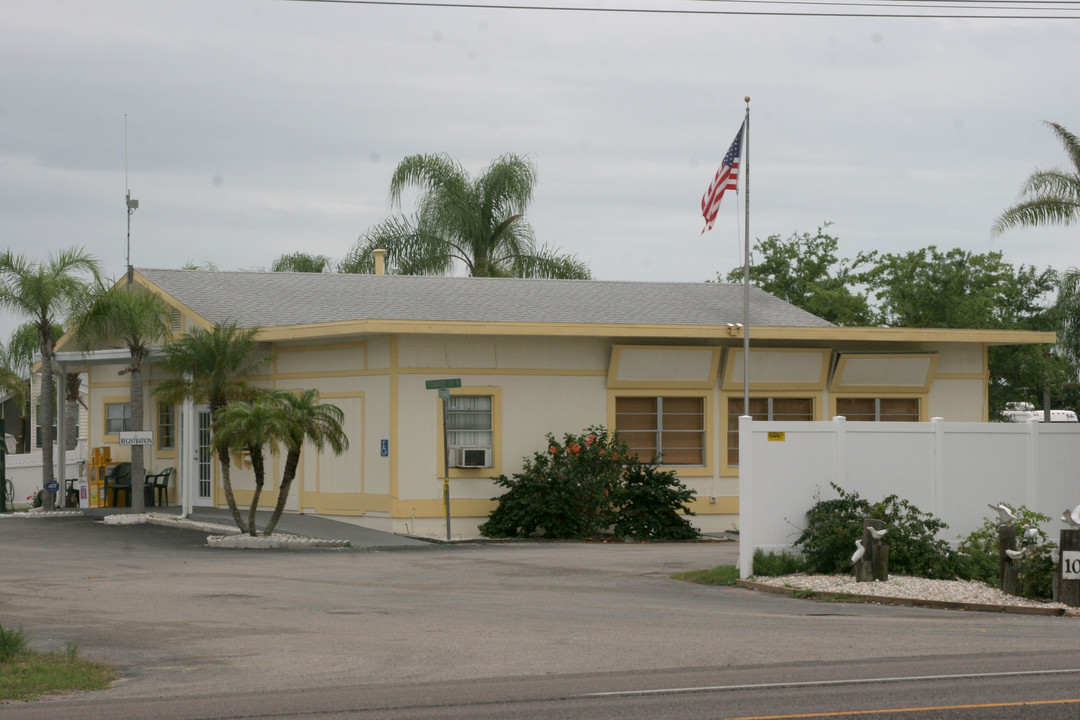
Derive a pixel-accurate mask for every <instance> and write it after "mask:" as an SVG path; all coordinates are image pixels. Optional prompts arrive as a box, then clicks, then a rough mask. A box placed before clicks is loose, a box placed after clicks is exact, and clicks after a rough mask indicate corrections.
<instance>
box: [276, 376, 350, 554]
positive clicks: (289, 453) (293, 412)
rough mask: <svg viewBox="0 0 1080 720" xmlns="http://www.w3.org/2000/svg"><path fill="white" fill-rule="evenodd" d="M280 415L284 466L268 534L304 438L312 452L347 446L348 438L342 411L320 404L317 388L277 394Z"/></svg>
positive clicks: (282, 505)
mask: <svg viewBox="0 0 1080 720" xmlns="http://www.w3.org/2000/svg"><path fill="white" fill-rule="evenodd" d="M280 397H281V401H282V406H281V415H282V421H283V423H284V429H285V449H286V454H285V469H284V471H283V472H282V474H281V487H279V488H278V497H277V504H276V505H275V506H274V513H273V515H271V516H270V522H269V523H267V525H266V530H264V531H263V532H264V534H266V535H270V534H271V533H273V532H274V528H275V527H277V523H278V520H279V519H281V513H282V512H283V511H284V510H285V501H286V500H287V499H288V497H289V489H290V488H291V487H292V481H293V480H294V479H295V478H296V468H297V467H298V466H299V464H300V451H301V450H302V449H303V447H304V443H305V442H309V443H311V445H312V446H313V447H314V448H315V452H322V449H323V448H324V447H327V446H329V447H330V449H331V450H332V451H333V452H334V454H335V455H340V454H341V453H343V452H345V451H346V450H348V449H349V438H347V437H345V431H344V430H343V429H342V427H341V422H342V420H344V418H345V414H344V413H343V412H342V411H341V408H339V407H338V406H337V405H330V404H320V403H319V391H318V390H304V391H301V392H300V393H298V394H295V395H294V394H292V393H282V394H281V396H280Z"/></svg>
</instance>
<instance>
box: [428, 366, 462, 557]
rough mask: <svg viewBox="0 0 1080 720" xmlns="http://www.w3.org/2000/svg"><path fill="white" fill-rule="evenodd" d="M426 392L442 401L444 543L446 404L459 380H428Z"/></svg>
mask: <svg viewBox="0 0 1080 720" xmlns="http://www.w3.org/2000/svg"><path fill="white" fill-rule="evenodd" d="M424 387H426V388H427V389H428V390H438V391H439V398H440V399H441V400H442V432H443V436H442V439H443V513H444V514H445V515H446V541H447V542H450V446H449V445H448V444H447V431H446V403H447V402H449V400H450V388H459V387H461V378H447V379H444V380H428V381H427V382H426V383H424Z"/></svg>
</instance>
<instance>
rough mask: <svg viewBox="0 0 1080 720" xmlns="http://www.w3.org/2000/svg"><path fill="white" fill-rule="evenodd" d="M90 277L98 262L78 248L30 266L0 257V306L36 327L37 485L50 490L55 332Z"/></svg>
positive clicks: (48, 504)
mask: <svg viewBox="0 0 1080 720" xmlns="http://www.w3.org/2000/svg"><path fill="white" fill-rule="evenodd" d="M86 275H90V276H91V278H92V279H93V281H94V282H99V281H100V277H101V273H100V269H99V265H98V261H97V260H96V259H94V258H93V257H92V256H91V255H88V254H87V253H85V252H84V251H83V250H82V249H81V248H73V249H70V250H63V251H61V252H59V253H57V254H56V255H54V256H52V257H51V258H49V260H48V261H45V262H41V261H32V260H29V259H27V258H26V257H25V256H23V255H17V254H15V253H13V252H11V251H10V250H5V251H4V252H3V253H0V307H4V308H8V309H9V310H13V311H15V312H16V313H18V314H20V315H25V316H29V317H30V318H31V322H32V323H33V324H34V326H35V327H36V328H37V336H38V337H37V341H38V347H37V350H38V351H39V352H40V353H41V418H40V422H41V483H42V487H45V486H46V485H48V484H49V483H50V482H51V481H52V480H53V479H54V478H55V473H54V472H53V416H54V409H53V403H54V400H55V397H56V395H55V385H54V382H53V355H54V349H55V347H56V335H55V334H54V328H55V326H56V324H57V323H58V322H62V321H63V320H64V319H66V318H67V317H69V316H72V315H75V314H77V313H78V312H80V311H81V309H82V308H83V307H84V305H85V303H86V300H87V297H88V295H89V289H90V284H89V282H88V280H87V279H86ZM44 495H45V509H46V510H52V509H53V495H52V493H44Z"/></svg>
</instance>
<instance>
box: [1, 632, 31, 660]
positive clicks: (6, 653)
mask: <svg viewBox="0 0 1080 720" xmlns="http://www.w3.org/2000/svg"><path fill="white" fill-rule="evenodd" d="M28 642H29V638H27V636H26V633H24V632H23V629H22V628H19V629H18V630H11V629H8V630H5V629H4V626H3V625H0V662H8V661H9V660H11V659H12V658H13V657H15V656H16V655H18V654H19V653H21V652H23V651H25V650H26V645H27V643H28Z"/></svg>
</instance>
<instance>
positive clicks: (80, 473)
mask: <svg viewBox="0 0 1080 720" xmlns="http://www.w3.org/2000/svg"><path fill="white" fill-rule="evenodd" d="M54 452H55V450H54ZM64 460H65V468H64V469H65V474H64V477H63V478H61V477H60V475H59V474H58V473H56V479H57V480H59V481H60V492H59V493H57V502H58V503H59V502H63V498H64V480H65V479H72V480H77V479H79V478H80V477H83V478H85V477H86V444H85V443H84V442H82V441H80V442H79V445H78V447H76V448H75V449H74V450H68V451H67V453H66V457H65V458H64ZM4 462H5V463H6V465H7V470H6V474H7V479H8V480H11V483H12V485H14V489H15V495H14V501H15V502H14V505H15V507H20V506H23V505H27V504H29V501H28V498H29V497H32V496H33V494H34V493H36V492H37V491H38V490H41V489H42V488H41V452H40V451H38V452H33V453H22V454H19V455H7V456H5V457H4ZM54 462H55V456H54ZM8 509H9V510H10V508H8Z"/></svg>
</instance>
